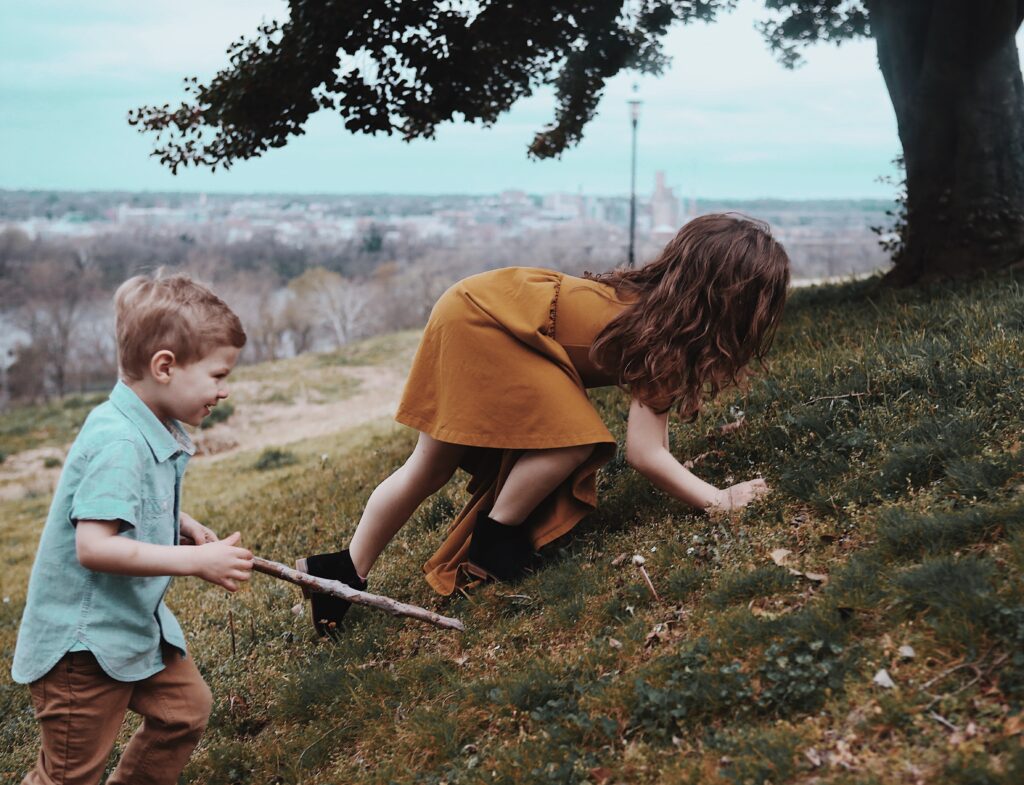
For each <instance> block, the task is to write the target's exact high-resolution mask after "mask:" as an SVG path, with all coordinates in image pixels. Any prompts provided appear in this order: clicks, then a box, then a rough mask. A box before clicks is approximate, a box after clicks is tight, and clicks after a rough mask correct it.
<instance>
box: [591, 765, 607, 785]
mask: <svg viewBox="0 0 1024 785" xmlns="http://www.w3.org/2000/svg"><path fill="white" fill-rule="evenodd" d="M590 777H591V779H593V780H594V782H596V783H598V784H599V785H600V783H604V782H607V781H608V780H610V779H611V777H612V771H611V769H606V768H604V767H603V766H601V767H598V768H596V769H591V770H590Z"/></svg>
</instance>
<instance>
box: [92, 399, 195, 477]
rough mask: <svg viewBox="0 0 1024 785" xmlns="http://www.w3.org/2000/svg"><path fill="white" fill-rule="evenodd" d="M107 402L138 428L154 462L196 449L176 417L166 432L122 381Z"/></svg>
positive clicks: (151, 412)
mask: <svg viewBox="0 0 1024 785" xmlns="http://www.w3.org/2000/svg"><path fill="white" fill-rule="evenodd" d="M110 402H111V403H113V404H114V406H116V407H117V409H118V411H120V412H121V414H123V415H124V416H125V417H127V418H128V419H129V420H131V422H132V423H134V425H135V427H136V428H138V429H139V431H141V433H142V436H143V438H144V439H145V440H146V443H147V444H148V445H149V449H151V450H152V451H153V456H154V457H155V458H156V460H157V462H158V463H163V462H164V461H166V460H167V459H168V458H171V457H173V456H175V455H177V454H178V453H179V452H184V453H185V454H186V455H194V454H195V452H196V448H195V445H194V444H193V443H192V439H191V438H189V435H188V434H187V433H186V432H185V429H184V428H182V427H181V423H179V422H178V421H177V420H171V422H170V427H171V428H173V429H174V433H172V432H171V431H169V430H168V429H167V428H166V427H164V424H163V423H162V422H160V418H159V417H157V416H156V415H155V414H153V410H152V409H150V408H149V407H148V406H147V405H146V404H145V403H144V402H143V400H142V399H141V398H140V397H139V396H138V395H137V394H136V392H135V391H134V390H133V389H132V388H131V387H129V386H128V385H127V384H125V383H124V382H121V381H119V382H118V383H117V384H116V385H114V389H113V391H112V392H111V393H110Z"/></svg>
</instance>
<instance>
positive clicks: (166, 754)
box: [22, 646, 212, 785]
mask: <svg viewBox="0 0 1024 785" xmlns="http://www.w3.org/2000/svg"><path fill="white" fill-rule="evenodd" d="M163 655H164V669H163V670H162V671H160V672H159V673H156V674H154V675H152V676H150V677H149V678H148V679H143V680H142V681H134V682H124V681H116V680H115V679H112V678H110V677H109V676H108V675H107V674H106V673H104V672H103V670H102V669H101V668H100V666H99V664H98V663H97V662H96V658H95V657H93V656H92V654H90V653H89V652H87V651H76V652H70V653H68V654H65V655H64V657H63V658H61V660H60V662H58V663H57V664H56V665H55V666H54V667H53V669H52V670H51V671H50V672H49V673H47V674H46V675H45V676H43V677H42V678H41V679H39V680H37V681H34V682H32V684H30V685H29V689H30V690H31V691H32V703H33V704H34V705H35V710H36V719H37V720H39V725H40V736H41V743H42V744H41V749H40V750H39V760H38V761H37V762H36V767H35V768H34V769H33V770H32V771H31V772H29V773H28V774H27V775H26V776H25V779H24V780H22V785H96V783H97V782H99V778H100V776H101V775H102V774H103V769H104V767H105V766H106V764H107V759H108V758H109V757H110V751H111V749H113V746H114V741H115V739H116V738H117V734H118V731H120V729H121V723H122V722H123V721H124V715H125V711H127V710H128V709H131V710H132V711H134V712H136V713H137V714H141V715H142V717H143V721H142V725H141V726H140V727H139V729H138V730H137V731H136V732H135V735H134V736H132V738H131V740H130V741H129V742H128V746H126V747H125V750H124V754H123V755H122V756H121V761H120V763H119V764H118V766H117V769H116V770H115V771H114V773H113V774H112V775H110V779H108V780H107V785H163V783H168V784H173V783H176V782H177V781H178V775H179V774H180V773H181V770H182V769H183V768H185V763H187V762H188V758H189V755H191V754H192V750H193V749H194V748H195V746H196V744H197V743H198V742H199V738H200V737H201V736H202V735H203V730H204V729H205V728H206V721H207V719H208V718H209V716H210V707H211V704H212V698H211V696H210V688H209V687H207V686H206V682H204V681H203V677H202V676H201V675H200V674H199V671H198V670H197V669H196V666H195V663H194V662H193V661H192V658H191V657H187V658H185V657H182V656H181V654H180V653H179V652H178V651H177V650H176V649H171V648H170V647H167V646H165V647H164V651H163Z"/></svg>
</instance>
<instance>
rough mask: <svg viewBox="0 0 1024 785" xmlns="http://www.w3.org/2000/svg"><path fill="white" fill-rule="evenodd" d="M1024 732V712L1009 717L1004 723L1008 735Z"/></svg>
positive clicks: (1017, 734)
mask: <svg viewBox="0 0 1024 785" xmlns="http://www.w3.org/2000/svg"><path fill="white" fill-rule="evenodd" d="M1022 733H1024V714H1015V715H1013V716H1012V717H1007V718H1006V722H1004V723H1003V734H1004V735H1006V736H1019V735H1020V734H1022Z"/></svg>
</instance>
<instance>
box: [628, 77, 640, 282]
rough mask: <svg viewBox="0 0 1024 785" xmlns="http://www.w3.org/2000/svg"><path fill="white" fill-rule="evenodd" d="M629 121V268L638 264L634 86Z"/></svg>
mask: <svg viewBox="0 0 1024 785" xmlns="http://www.w3.org/2000/svg"><path fill="white" fill-rule="evenodd" d="M628 103H629V119H630V122H631V123H632V125H633V156H632V166H631V168H630V187H629V266H630V267H633V266H634V265H635V264H636V252H635V248H636V125H637V121H638V120H639V119H640V104H641V103H642V101H641V100H640V96H639V95H638V94H637V91H636V85H635V84H634V85H633V96H632V98H630V99H629V101H628Z"/></svg>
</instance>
